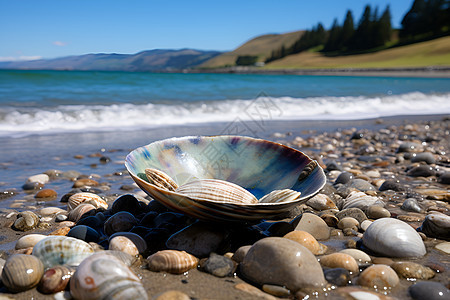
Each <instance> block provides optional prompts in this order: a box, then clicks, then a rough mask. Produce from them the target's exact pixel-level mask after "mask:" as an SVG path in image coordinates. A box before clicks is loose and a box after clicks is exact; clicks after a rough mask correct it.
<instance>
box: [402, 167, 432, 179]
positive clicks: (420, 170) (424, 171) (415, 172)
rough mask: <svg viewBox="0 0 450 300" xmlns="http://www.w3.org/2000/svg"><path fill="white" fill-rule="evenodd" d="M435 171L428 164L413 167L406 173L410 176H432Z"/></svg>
mask: <svg viewBox="0 0 450 300" xmlns="http://www.w3.org/2000/svg"><path fill="white" fill-rule="evenodd" d="M435 174H436V172H435V171H434V170H433V168H432V167H430V166H428V165H423V166H418V167H414V168H412V169H411V170H409V171H408V173H407V175H408V176H411V177H430V176H434V175H435Z"/></svg>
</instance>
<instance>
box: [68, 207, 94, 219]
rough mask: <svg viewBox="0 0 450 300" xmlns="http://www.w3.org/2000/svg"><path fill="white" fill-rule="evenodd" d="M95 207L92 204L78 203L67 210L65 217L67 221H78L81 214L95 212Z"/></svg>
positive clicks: (86, 214)
mask: <svg viewBox="0 0 450 300" xmlns="http://www.w3.org/2000/svg"><path fill="white" fill-rule="evenodd" d="M95 212H96V208H95V206H94V205H92V204H80V205H78V206H77V207H75V208H74V209H72V210H70V211H69V214H68V216H67V219H68V220H69V221H73V222H78V221H79V220H80V219H81V218H82V217H83V216H89V215H92V214H95Z"/></svg>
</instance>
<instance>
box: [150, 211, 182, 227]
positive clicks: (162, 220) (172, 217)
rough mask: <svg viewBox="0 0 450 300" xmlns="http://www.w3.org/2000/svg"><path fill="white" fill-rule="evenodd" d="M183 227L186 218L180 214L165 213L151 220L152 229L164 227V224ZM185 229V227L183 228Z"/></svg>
mask: <svg viewBox="0 0 450 300" xmlns="http://www.w3.org/2000/svg"><path fill="white" fill-rule="evenodd" d="M168 223H169V224H174V225H179V224H182V225H185V223H186V216H185V215H183V214H180V213H174V212H166V213H162V214H158V216H156V217H155V219H154V220H153V227H166V224H168ZM183 227H185V226H183Z"/></svg>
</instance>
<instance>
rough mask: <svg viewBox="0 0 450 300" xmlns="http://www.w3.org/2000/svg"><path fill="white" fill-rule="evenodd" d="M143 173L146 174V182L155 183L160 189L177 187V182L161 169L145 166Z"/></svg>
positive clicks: (172, 189) (174, 188)
mask: <svg viewBox="0 0 450 300" xmlns="http://www.w3.org/2000/svg"><path fill="white" fill-rule="evenodd" d="M145 175H146V176H147V179H148V182H149V183H150V184H153V185H156V186H157V187H160V188H162V189H166V190H169V191H175V190H176V189H177V188H178V184H176V182H175V181H173V179H172V178H171V177H170V176H169V175H167V174H166V173H164V172H163V171H160V170H157V169H152V168H146V169H145Z"/></svg>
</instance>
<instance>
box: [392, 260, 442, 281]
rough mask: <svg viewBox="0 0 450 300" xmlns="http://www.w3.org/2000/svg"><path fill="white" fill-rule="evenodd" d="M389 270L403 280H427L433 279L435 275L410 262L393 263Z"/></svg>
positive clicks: (425, 268) (423, 267)
mask: <svg viewBox="0 0 450 300" xmlns="http://www.w3.org/2000/svg"><path fill="white" fill-rule="evenodd" d="M391 268H392V269H394V271H395V272H396V273H397V274H398V275H400V276H402V277H404V278H416V279H425V280H427V279H431V278H433V277H434V275H435V272H434V271H433V270H432V269H430V268H428V267H425V266H422V265H421V264H418V263H414V262H411V261H406V262H395V263H393V264H392V265H391Z"/></svg>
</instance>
